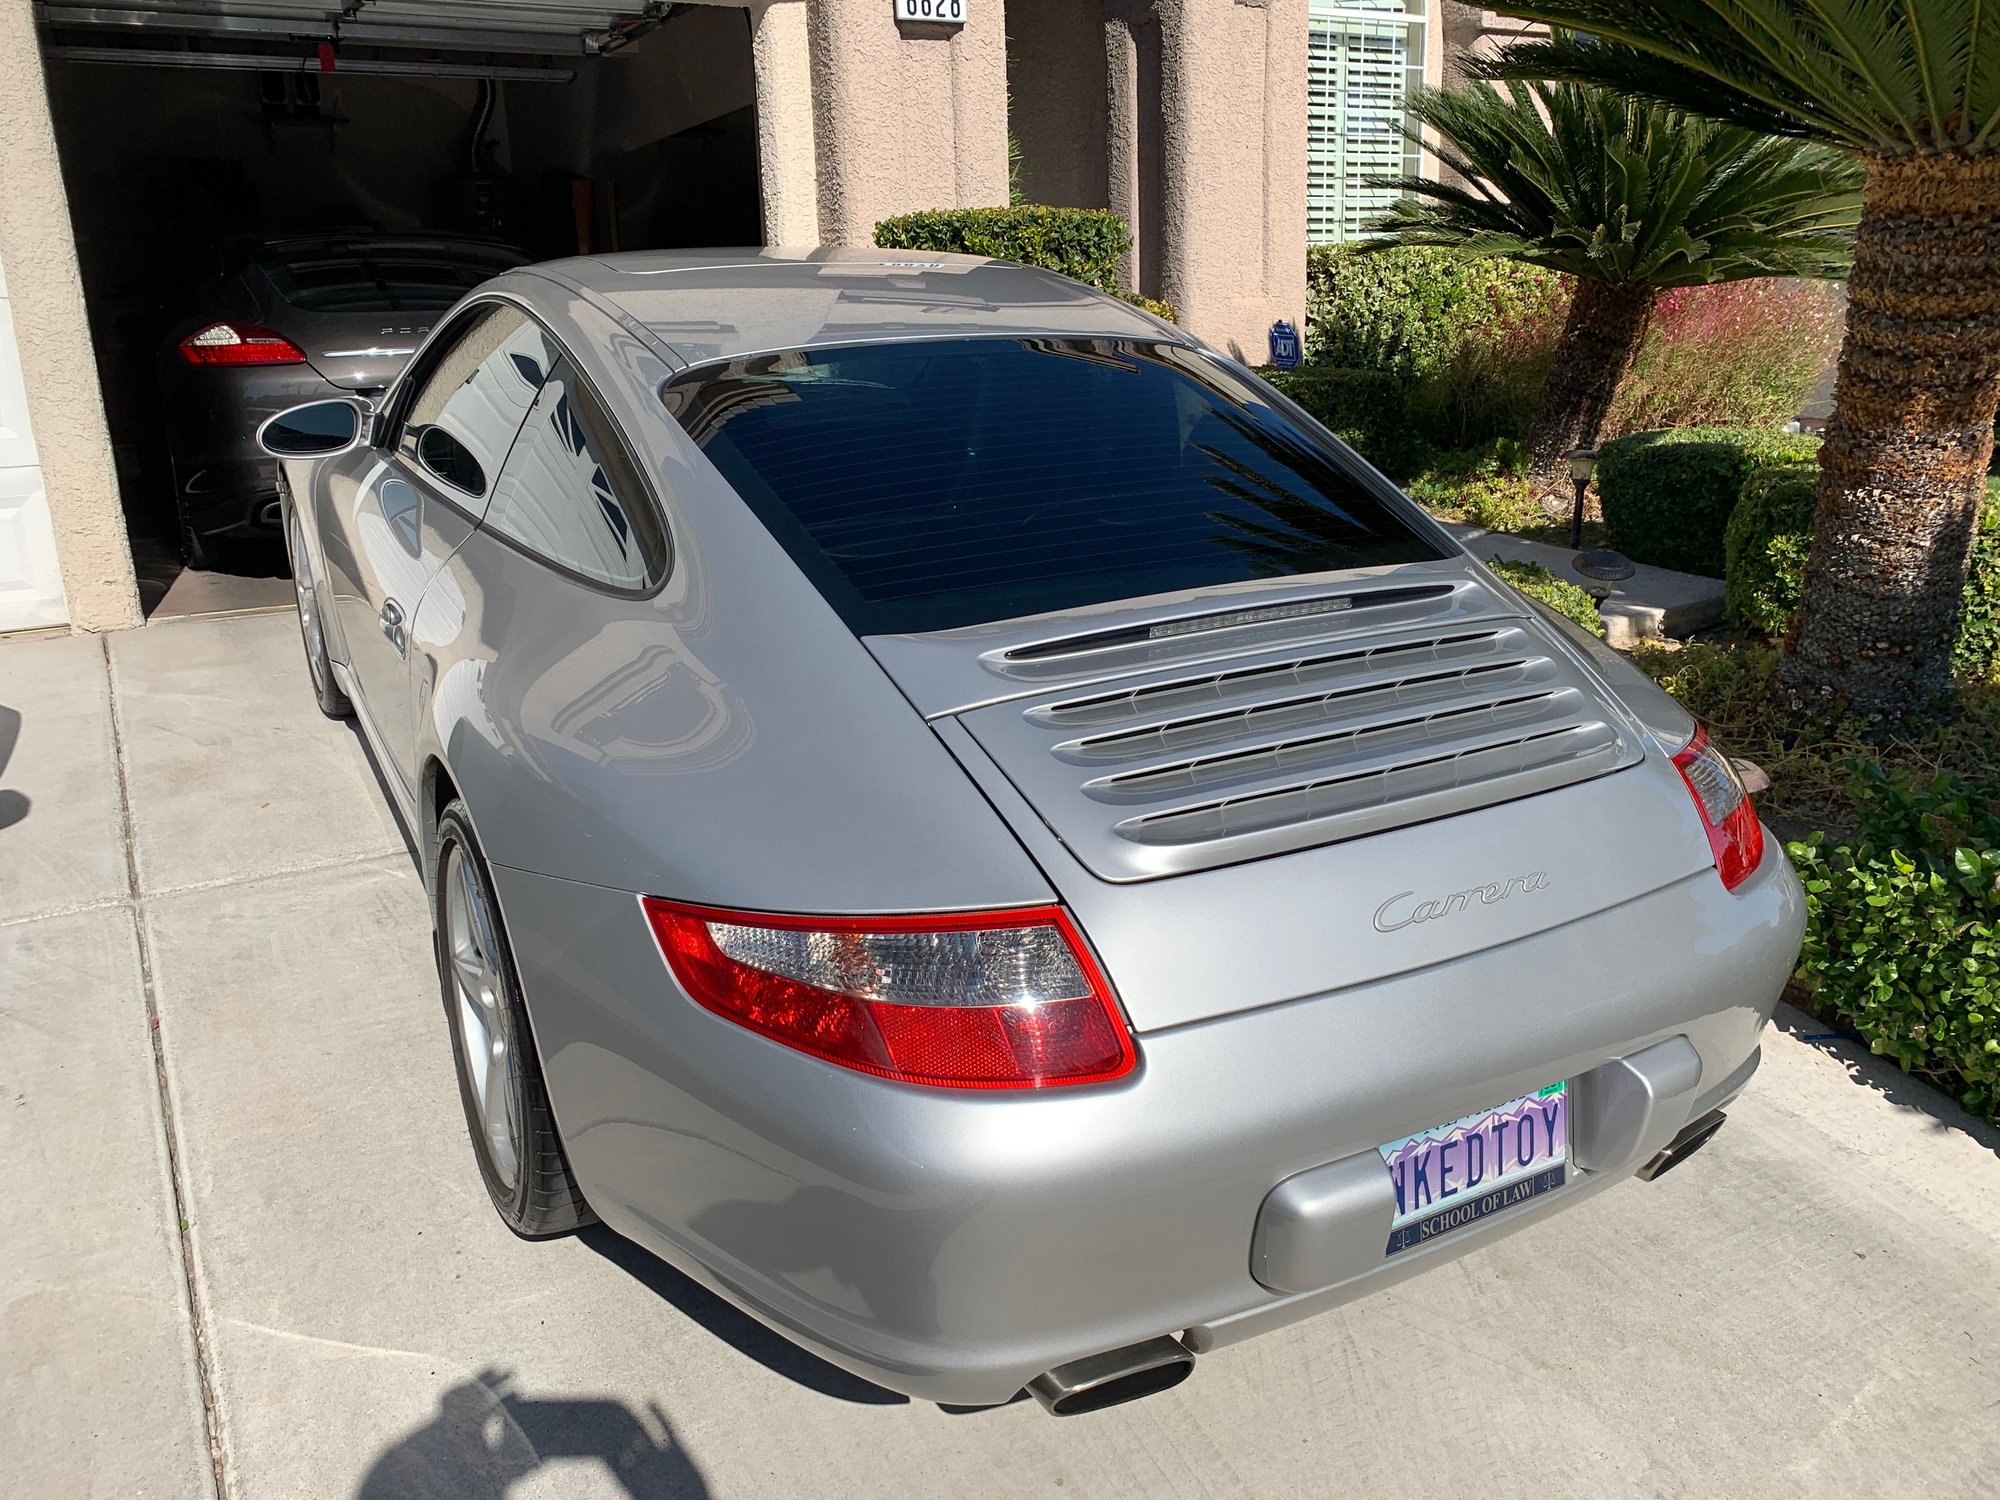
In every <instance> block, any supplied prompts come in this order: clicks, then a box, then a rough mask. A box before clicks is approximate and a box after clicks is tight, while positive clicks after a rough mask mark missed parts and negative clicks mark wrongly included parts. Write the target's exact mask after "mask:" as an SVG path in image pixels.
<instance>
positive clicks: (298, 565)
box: [284, 495, 354, 719]
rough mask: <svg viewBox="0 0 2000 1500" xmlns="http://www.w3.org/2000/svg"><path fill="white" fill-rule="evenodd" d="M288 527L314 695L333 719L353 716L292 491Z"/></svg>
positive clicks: (287, 541)
mask: <svg viewBox="0 0 2000 1500" xmlns="http://www.w3.org/2000/svg"><path fill="white" fill-rule="evenodd" d="M284 527H285V561H286V562H287V563H289V564H290V566H291V571H292V583H293V586H294V587H295V588H296V589H297V591H298V601H299V641H300V643H301V644H302V645H303V646H304V647H305V652H306V671H307V672H308V673H309V674H311V678H312V688H313V697H314V698H315V699H317V700H318V702H319V711H320V712H321V713H323V714H325V715H326V716H327V717H328V718H329V719H346V718H351V717H352V716H353V714H354V705H353V704H352V703H350V702H348V701H347V694H345V693H343V692H342V691H341V690H340V684H339V683H338V682H336V681H334V678H333V660H332V658H331V657H330V656H328V655H327V650H326V624H325V621H326V613H325V611H324V609H323V608H322V601H323V600H324V598H325V595H323V594H322V593H320V590H319V582H318V580H317V579H315V578H314V577H313V570H312V558H311V556H310V554H308V553H307V552H306V550H305V547H304V546H303V544H302V543H301V544H297V545H295V543H294V538H296V537H298V536H299V530H298V527H299V521H298V518H297V517H295V516H294V515H293V514H292V497H291V496H290V495H286V496H285V503H284ZM301 569H303V570H304V571H303V572H302V571H301ZM308 610H311V611H313V613H314V615H316V616H317V622H318V623H317V628H315V624H314V621H313V620H312V619H309V618H308V615H307V611H308Z"/></svg>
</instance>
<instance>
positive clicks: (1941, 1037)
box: [1789, 767, 2000, 1120]
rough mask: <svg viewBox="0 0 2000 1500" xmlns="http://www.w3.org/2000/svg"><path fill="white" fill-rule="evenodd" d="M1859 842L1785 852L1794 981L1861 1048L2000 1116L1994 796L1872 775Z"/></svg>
mask: <svg viewBox="0 0 2000 1500" xmlns="http://www.w3.org/2000/svg"><path fill="white" fill-rule="evenodd" d="M1853 795H1854V797H1855V805H1856V811H1857V814H1858V818H1859V833H1858V836H1857V837H1856V839H1855V841H1854V842H1853V843H1843V844H1829V842H1828V841H1827V840H1826V838H1825V836H1824V835H1822V834H1814V835H1813V836H1812V837H1811V838H1809V839H1806V840H1805V841H1804V842H1802V843H1795V844H1792V845H1790V846H1789V853H1790V854H1791V857H1792V862H1793V863H1794V864H1795V865H1797V866H1798V869H1799V875H1800V878H1801V880H1802V881H1803V882H1804V885H1805V891H1806V914H1807V925H1806V941H1805V951H1804V953H1803V955H1802V957H1801V960H1800V966H1799V967H1800V973H1801V975H1802V976H1803V977H1804V978H1805V980H1806V982H1807V984H1808V985H1810V986H1811V988H1812V991H1813V995H1814V997H1815V999H1816V1000H1817V1002H1818V1003H1819V1004H1820V1005H1821V1006H1822V1007H1823V1008H1824V1009H1826V1010H1828V1011H1830V1012H1832V1013H1833V1014H1834V1015H1836V1016H1838V1017H1839V1018H1840V1019H1841V1020H1843V1021H1845V1022H1846V1023H1847V1024H1849V1025H1851V1026H1853V1027H1854V1028H1855V1030H1856V1031H1857V1032H1859V1033H1860V1035H1861V1037H1862V1038H1863V1039H1864V1040H1865V1041H1866V1042H1867V1043H1868V1046H1869V1050H1871V1051H1873V1052H1875V1053H1877V1054H1878V1055H1880V1056H1883V1057H1890V1058H1894V1059H1895V1060H1896V1062H1898V1063H1899V1064H1901V1065H1902V1067H1903V1070H1904V1071H1905V1072H1909V1071H1912V1070H1918V1071H1922V1072H1925V1073H1929V1074H1932V1075H1934V1076H1938V1077H1939V1079H1940V1081H1941V1082H1944V1083H1945V1084H1947V1085H1948V1086H1953V1087H1955V1088H1956V1090H1957V1091H1958V1092H1959V1095H1960V1097H1961V1098H1962V1099H1963V1100H1964V1102H1965V1106H1966V1108H1967V1109H1970V1110H1971V1111H1972V1112H1973V1113H1975V1114H1983V1115H1985V1116H1987V1117H1988V1118H1989V1119H1996V1120H2000V787H1994V786H1988V787H1976V788H1975V787H1968V786H1967V785H1966V784H1965V783H1964V782H1961V781H1958V780H1956V779H1954V778H1950V777H1940V778H1938V779H1937V780H1935V781H1932V782H1930V783H1928V784H1925V785H1916V784H1913V783H1912V782H1911V781H1910V779H1909V778H1908V777H1907V776H1906V775H1898V776H1893V777H1891V776H1886V775H1884V774H1883V773H1882V772H1881V770H1880V769H1879V768H1876V767H1869V768H1867V769H1866V770H1865V771H1864V772H1863V774H1862V778H1861V780H1860V782H1859V783H1858V784H1857V785H1856V787H1855V788H1854V793H1853Z"/></svg>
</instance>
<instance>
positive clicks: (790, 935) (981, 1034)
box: [644, 896, 1137, 1089]
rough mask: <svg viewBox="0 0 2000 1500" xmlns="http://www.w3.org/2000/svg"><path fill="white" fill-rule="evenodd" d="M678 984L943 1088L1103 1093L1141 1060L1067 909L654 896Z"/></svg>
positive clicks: (772, 1027) (882, 1070) (798, 1038)
mask: <svg viewBox="0 0 2000 1500" xmlns="http://www.w3.org/2000/svg"><path fill="white" fill-rule="evenodd" d="M644 905H645V910H646V917H647V919H648V920H649V921H650V922H651V923H652V926H653V932H654V935H655V936H656V937H657V938H658V939H659V943H660V951H661V952H662V953H663V954H664V955H665V957H666V961H667V963H668V965H669V967H671V968H672V970H673V972H674V977H675V978H676V979H678V980H679V981H680V983H681V987H682V988H683V989H685V990H686V991H687V992H688V994H689V995H690V996H691V997H693V999H694V1000H695V1001H696V1002H697V1003H699V1004H700V1005H702V1006H704V1007H705V1008H706V1009H708V1010H711V1011H714V1012H715V1013H716V1014H717V1015H719V1016H723V1017H726V1018H727V1019H729V1020H731V1021H734V1022H736V1023H737V1024H739V1025H742V1026H747V1027H749V1028H750V1029H751V1030H752V1031H756V1032H760V1033H762V1034H763V1035H764V1036H767V1037H769V1038H771V1040H773V1041H776V1042H782V1043H783V1044H784V1045H785V1046H787V1047H791V1048H794V1049H796V1050H797V1051H800V1052H805V1053H809V1054H810V1055H812V1056H813V1057H817V1058H820V1059H821V1060H823V1061H825V1062H830V1063H836V1064H838V1065H839V1066H841V1067H843V1068H854V1069H856V1070H858V1071H860V1072H863V1073H873V1074H876V1075H878V1076H880V1077H883V1078H893V1079H896V1080H898V1081H900V1082H903V1083H917V1084H927V1085H930V1086H932V1087H935V1088H958V1089H1034V1088H1052V1087H1057V1086H1061V1085H1071V1084H1082V1083H1103V1082H1105V1081H1107V1080H1109V1079H1113V1078H1119V1077H1122V1076H1124V1075H1125V1074H1127V1073H1129V1072H1131V1071H1132V1068H1133V1066H1134V1064H1135V1063H1136V1062H1137V1053H1136V1051H1135V1050H1134V1048H1133V1045H1132V1035H1131V1031H1130V1030H1129V1028H1128V1027H1127V1026H1126V1024H1125V1018H1124V1016H1123V1015H1122V1014H1121V1013H1120V1012H1119V1009H1118V1003H1117V1001H1116V999H1115V998H1114V997H1113V996H1112V993H1111V986H1110V984H1109V982H1108V981H1107V980H1106V979H1105V977H1104V973H1103V971H1102V970H1101V969H1100V968H1099V967H1098V965H1097V962H1096V960H1095V959H1093V958H1092V957H1091V956H1090V952H1089V950H1088V949H1087V948H1086V947H1085V946H1084V944H1083V941H1082V939H1081V937H1080V936H1079V934H1078V933H1077V930H1076V927H1075V925H1074V924H1073V923H1072V922H1071V921H1070V919H1069V915H1068V913H1066V912H1064V911H1063V910H1062V909H1061V908H1060V907H1055V906H1037V907H1026V908H1021V909H1017V910H1010V911H981V912H948V913H940V914H936V915H918V916H887V917H801V916H777V915H769V914H764V913H757V912H742V911H727V910H720V909H717V908H713V907H701V906H683V905H681V904H679V903H677V902H672V901H662V900H659V899H657V898H655V897H650V896H649V897H646V898H645V899H644Z"/></svg>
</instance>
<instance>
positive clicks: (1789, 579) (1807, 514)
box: [1722, 464, 1819, 636]
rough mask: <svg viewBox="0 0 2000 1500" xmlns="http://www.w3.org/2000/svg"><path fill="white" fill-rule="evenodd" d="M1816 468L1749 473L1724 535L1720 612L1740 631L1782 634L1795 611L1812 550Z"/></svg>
mask: <svg viewBox="0 0 2000 1500" xmlns="http://www.w3.org/2000/svg"><path fill="white" fill-rule="evenodd" d="M1818 483H1819V468H1818V466H1817V465H1814V464H1776V465H1772V466H1769V467H1766V468H1761V469H1757V470H1755V471H1753V472H1752V473H1751V475H1750V477H1749V479H1747V480H1745V481H1744V484H1743V496H1742V498H1741V499H1740V500H1738V501H1737V502H1736V509H1735V511H1734V512H1733V513H1732V514H1731V515H1730V517H1729V524H1728V526H1726V527H1725V528H1724V529H1723V534H1722V536H1723V556H1724V559H1725V562H1726V565H1727V566H1726V571H1725V572H1724V573H1723V596H1722V597H1723V608H1724V610H1725V612H1726V613H1727V615H1728V618H1729V623H1730V624H1732V625H1734V626H1735V627H1736V628H1737V629H1738V630H1749V631H1754V632H1755V633H1756V634H1758V635H1769V636H1778V635H1783V634H1784V633H1785V627H1786V626H1787V625H1788V624H1789V623H1790V622H1791V618H1792V611H1793V610H1795V609H1797V608H1798V607H1799V581H1800V580H1801V579H1802V578H1803V577H1804V576H1805V567H1806V553H1807V552H1809V551H1810V550H1811V549H1812V519H1813V504H1814V489H1815V487H1816V486H1817V485H1818Z"/></svg>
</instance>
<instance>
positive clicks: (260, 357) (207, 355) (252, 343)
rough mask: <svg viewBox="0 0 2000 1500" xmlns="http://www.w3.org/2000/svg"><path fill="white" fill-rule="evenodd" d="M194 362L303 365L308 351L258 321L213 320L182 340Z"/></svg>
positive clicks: (189, 359)
mask: <svg viewBox="0 0 2000 1500" xmlns="http://www.w3.org/2000/svg"><path fill="white" fill-rule="evenodd" d="M180 351H181V358H182V359H184V360H186V361H187V362H188V363H189V364H191V365H302V364H304V363H305V362H306V355H305V351H304V350H303V349H301V348H300V347H299V346H298V345H297V344H295V343H293V342H292V341H291V340H290V339H288V338H286V337H285V336H284V335H283V334H282V333H273V332H272V331H271V330H270V329H268V328H261V327H259V326H258V325H257V324H255V323H211V324H209V325H208V327H206V328H204V329H202V330H201V331H200V332H199V333H191V334H189V335H188V336H187V337H186V338H184V339H182V340H181V343H180Z"/></svg>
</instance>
